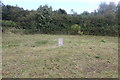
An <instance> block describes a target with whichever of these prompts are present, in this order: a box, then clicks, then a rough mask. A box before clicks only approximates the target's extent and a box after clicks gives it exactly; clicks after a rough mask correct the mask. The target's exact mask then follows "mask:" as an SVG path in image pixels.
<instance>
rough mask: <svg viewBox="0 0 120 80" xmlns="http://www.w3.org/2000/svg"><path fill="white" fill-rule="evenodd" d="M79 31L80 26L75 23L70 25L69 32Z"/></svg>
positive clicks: (76, 32)
mask: <svg viewBox="0 0 120 80" xmlns="http://www.w3.org/2000/svg"><path fill="white" fill-rule="evenodd" d="M79 31H80V26H79V25H77V24H74V25H72V26H71V34H78V32H79Z"/></svg>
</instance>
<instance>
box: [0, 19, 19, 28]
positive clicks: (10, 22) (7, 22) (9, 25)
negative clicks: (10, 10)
mask: <svg viewBox="0 0 120 80" xmlns="http://www.w3.org/2000/svg"><path fill="white" fill-rule="evenodd" d="M0 22H2V26H3V27H16V26H17V24H16V23H15V22H13V21H6V20H2V21H0Z"/></svg>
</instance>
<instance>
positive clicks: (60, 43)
mask: <svg viewBox="0 0 120 80" xmlns="http://www.w3.org/2000/svg"><path fill="white" fill-rule="evenodd" d="M58 46H63V38H58Z"/></svg>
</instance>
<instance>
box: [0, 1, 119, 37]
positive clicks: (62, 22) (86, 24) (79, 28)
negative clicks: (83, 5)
mask: <svg viewBox="0 0 120 80" xmlns="http://www.w3.org/2000/svg"><path fill="white" fill-rule="evenodd" d="M1 7H2V21H0V22H1V23H2V28H3V32H4V30H6V29H8V28H15V29H20V30H22V31H24V33H28V34H29V33H44V34H79V33H80V34H81V33H82V34H87V35H110V36H117V35H118V29H119V27H118V26H119V25H120V21H119V20H118V18H119V11H120V10H119V8H120V2H119V3H118V4H115V3H114V2H110V3H108V4H107V3H106V2H101V3H100V4H99V8H98V9H97V10H94V11H93V12H91V13H89V12H88V11H84V12H82V13H81V14H77V13H76V12H75V11H74V10H73V9H71V12H72V14H68V13H67V12H66V11H65V10H64V9H61V8H60V9H58V10H53V9H52V7H51V6H48V5H40V6H39V7H38V8H37V9H36V10H24V9H23V8H20V7H18V6H17V5H16V6H11V5H4V4H3V3H2V6H1Z"/></svg>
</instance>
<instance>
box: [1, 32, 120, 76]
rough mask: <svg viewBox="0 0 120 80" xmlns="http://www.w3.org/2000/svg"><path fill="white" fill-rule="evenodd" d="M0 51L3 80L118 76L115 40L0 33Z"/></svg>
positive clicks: (115, 38) (93, 37)
mask: <svg viewBox="0 0 120 80" xmlns="http://www.w3.org/2000/svg"><path fill="white" fill-rule="evenodd" d="M61 37H62V38H63V40H64V46H62V47H59V46H58V45H57V39H58V38H61ZM2 49H3V54H2V56H3V58H2V59H3V65H2V68H3V71H2V76H3V77H4V78H68V77H69V78H117V77H118V38H117V37H108V36H89V35H84V36H76V35H46V34H34V35H19V34H3V40H2Z"/></svg>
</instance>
